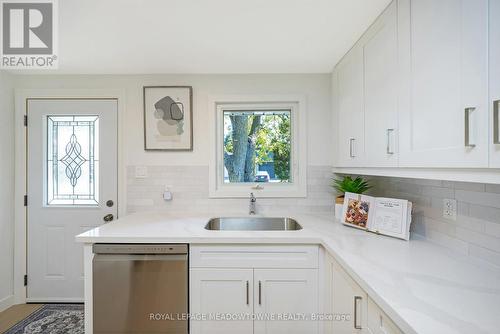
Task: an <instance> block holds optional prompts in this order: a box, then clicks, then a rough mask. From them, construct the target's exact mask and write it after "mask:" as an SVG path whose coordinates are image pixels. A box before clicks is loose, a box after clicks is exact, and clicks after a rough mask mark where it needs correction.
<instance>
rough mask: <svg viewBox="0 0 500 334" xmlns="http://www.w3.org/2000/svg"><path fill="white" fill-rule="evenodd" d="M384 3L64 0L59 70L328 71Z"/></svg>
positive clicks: (357, 0) (347, 0)
mask: <svg viewBox="0 0 500 334" xmlns="http://www.w3.org/2000/svg"><path fill="white" fill-rule="evenodd" d="M389 2H390V0H142V1H141V0H85V1H82V0H62V1H59V70H58V72H61V73H79V74H84V73H85V74H86V73H89V74H90V73H92V74H94V73H108V74H111V73H116V74H118V73H119V74H131V73H327V72H330V71H331V70H332V68H333V66H334V65H335V64H336V63H337V62H338V61H339V59H340V58H341V57H342V56H343V55H344V54H345V53H346V52H347V50H348V49H349V48H350V47H351V46H352V45H353V44H354V42H355V41H356V40H357V39H358V38H359V37H360V35H361V34H362V33H363V32H364V30H366V28H367V27H368V26H369V25H370V23H371V22H373V21H374V20H375V18H376V17H377V16H378V15H379V14H380V13H381V12H382V10H383V9H384V8H385V7H386V6H387V5H388V3H389ZM37 72H40V71H37Z"/></svg>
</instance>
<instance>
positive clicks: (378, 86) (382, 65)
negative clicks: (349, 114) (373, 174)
mask: <svg viewBox="0 0 500 334" xmlns="http://www.w3.org/2000/svg"><path fill="white" fill-rule="evenodd" d="M397 23H398V20H397V2H396V1H394V2H392V3H391V4H390V5H389V7H388V8H387V9H386V10H385V11H384V12H383V13H382V15H381V16H380V17H379V18H378V19H377V20H376V21H375V23H374V24H373V25H372V26H371V27H370V28H369V29H368V31H367V32H366V33H365V34H364V35H363V37H362V38H361V40H360V42H359V43H360V44H361V48H362V50H363V66H364V122H365V161H366V163H365V164H364V165H365V166H367V167H395V166H397V163H398V155H397V132H398V94H397V88H398V84H397V83H398V68H397V66H398V29H397Z"/></svg>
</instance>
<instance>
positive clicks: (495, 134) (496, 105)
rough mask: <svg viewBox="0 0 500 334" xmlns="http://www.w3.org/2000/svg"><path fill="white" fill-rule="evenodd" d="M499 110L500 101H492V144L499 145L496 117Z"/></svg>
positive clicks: (497, 119)
mask: <svg viewBox="0 0 500 334" xmlns="http://www.w3.org/2000/svg"><path fill="white" fill-rule="evenodd" d="M499 108H500V100H497V101H493V144H496V145H498V144H500V130H499V129H498V127H499V126H500V125H499V124H498V123H499V122H500V116H499V115H498V112H499V111H498V109H499Z"/></svg>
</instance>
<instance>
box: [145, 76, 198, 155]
mask: <svg viewBox="0 0 500 334" xmlns="http://www.w3.org/2000/svg"><path fill="white" fill-rule="evenodd" d="M143 109H144V150H145V151H192V150H193V87H192V86H143Z"/></svg>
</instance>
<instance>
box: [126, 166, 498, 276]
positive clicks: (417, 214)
mask: <svg viewBox="0 0 500 334" xmlns="http://www.w3.org/2000/svg"><path fill="white" fill-rule="evenodd" d="M147 168H148V177H147V178H136V177H135V166H129V167H128V168H127V212H128V213H134V212H145V211H161V210H164V211H169V212H174V213H175V212H187V211H193V212H203V213H209V214H217V213H218V212H221V211H223V212H224V213H225V214H230V213H234V214H235V215H237V214H242V213H246V212H247V211H248V199H246V198H245V199H220V198H219V199H213V198H209V197H208V166H148V167H147ZM331 179H332V172H331V167H330V166H309V167H308V173H307V183H308V193H307V197H306V198H274V199H273V198H259V199H258V200H257V210H258V212H259V213H262V214H266V213H269V214H271V213H273V212H276V211H278V212H290V213H309V212H311V213H327V214H332V215H333V203H334V192H333V190H332V188H331V187H330V184H331ZM370 180H371V181H372V183H373V184H374V185H375V188H374V189H372V190H371V191H370V194H372V195H374V196H387V197H395V198H403V199H408V200H410V201H412V202H413V205H414V212H413V222H412V227H411V230H412V234H413V235H414V236H415V235H419V236H420V237H424V238H426V239H428V240H430V241H432V242H435V243H438V244H440V245H442V246H445V247H448V248H451V249H453V250H455V251H457V252H459V253H461V254H463V255H467V256H471V257H474V258H478V259H480V260H483V261H486V262H489V263H491V264H494V265H497V266H500V186H499V185H490V184H482V183H469V182H450V181H441V180H424V179H408V178H391V177H370ZM165 186H169V187H170V190H171V191H172V192H173V197H174V199H173V201H170V202H167V201H164V200H163V198H162V193H163V191H164V189H165ZM445 198H450V199H456V200H457V219H456V220H451V219H446V218H443V199H445Z"/></svg>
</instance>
